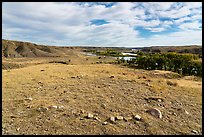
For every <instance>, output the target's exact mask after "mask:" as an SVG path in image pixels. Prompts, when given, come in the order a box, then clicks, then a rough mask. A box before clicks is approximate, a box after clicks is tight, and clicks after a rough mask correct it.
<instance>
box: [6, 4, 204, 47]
mask: <svg viewBox="0 0 204 137" xmlns="http://www.w3.org/2000/svg"><path fill="white" fill-rule="evenodd" d="M2 38H3V39H10V40H19V41H29V42H34V43H37V44H45V45H56V46H96V47H97V46H98V47H102V46H105V47H148V46H152V45H158V46H176V45H194V44H196V45H202V3H201V2H45V3H43V2H40V3H38V2H4V3H3V5H2Z"/></svg>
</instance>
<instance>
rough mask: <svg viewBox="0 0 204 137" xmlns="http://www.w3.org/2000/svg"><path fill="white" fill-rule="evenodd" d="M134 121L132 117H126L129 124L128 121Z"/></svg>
mask: <svg viewBox="0 0 204 137" xmlns="http://www.w3.org/2000/svg"><path fill="white" fill-rule="evenodd" d="M131 119H132V117H124V120H125V121H126V122H127V121H130V120H131Z"/></svg>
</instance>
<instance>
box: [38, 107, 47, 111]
mask: <svg viewBox="0 0 204 137" xmlns="http://www.w3.org/2000/svg"><path fill="white" fill-rule="evenodd" d="M37 110H38V111H39V112H45V111H47V110H48V108H46V107H39V108H38V109H37Z"/></svg>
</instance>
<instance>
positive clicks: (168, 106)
mask: <svg viewBox="0 0 204 137" xmlns="http://www.w3.org/2000/svg"><path fill="white" fill-rule="evenodd" d="M53 60H55V61H65V62H67V61H68V60H70V62H69V63H68V64H60V63H49V62H50V61H53ZM113 60H114V59H113V58H111V57H106V58H101V59H98V57H94V56H93V57H91V56H85V55H84V54H82V52H80V51H76V52H74V51H73V55H70V56H67V57H63V58H61V57H59V58H54V57H53V58H52V57H47V58H15V59H8V58H3V62H2V64H4V65H5V66H6V65H7V67H8V66H9V63H13V64H21V66H20V67H16V68H13V69H4V70H2V133H3V134H21V135H22V134H40V135H47V134H49V135H54V134H80V135H82V134H94V135H102V134H115V135H116V134H123V135H126V134H131V135H138V134H142V135H145V134H147V135H151V134H153V135H156V134H164V135H175V134H176V135H181V134H184V135H186V134H187V135H190V134H202V79H201V78H197V77H193V76H186V77H181V76H179V75H178V74H176V73H173V72H169V71H158V70H157V71H146V70H141V69H133V68H128V67H126V66H120V65H117V64H109V62H111V61H113ZM100 61H101V63H99V64H97V63H96V62H100ZM8 68H9V67H8ZM169 81H170V82H169ZM168 83H176V84H173V85H169V84H168ZM29 97H31V98H32V100H26V99H27V98H29ZM151 98H161V99H162V101H161V102H158V101H156V100H151ZM53 105H56V106H64V108H63V109H54V108H51V109H49V110H47V111H43V112H41V111H38V109H39V108H40V107H44V108H46V107H50V106H53ZM152 107H155V108H158V109H159V110H160V111H161V112H162V115H163V117H162V119H159V118H156V117H154V116H152V115H150V114H149V113H146V112H145V111H146V110H147V109H148V108H152ZM87 113H92V114H94V115H96V116H97V117H98V118H99V120H94V119H87V118H85V116H86V115H87ZM136 114H138V115H140V116H141V117H142V120H141V121H136V120H134V119H132V120H129V121H124V120H121V121H116V122H115V123H108V124H107V125H103V124H102V123H103V122H104V121H106V120H107V119H109V117H111V116H123V117H131V116H133V115H136ZM193 130H196V131H197V133H194V132H192V131H193Z"/></svg>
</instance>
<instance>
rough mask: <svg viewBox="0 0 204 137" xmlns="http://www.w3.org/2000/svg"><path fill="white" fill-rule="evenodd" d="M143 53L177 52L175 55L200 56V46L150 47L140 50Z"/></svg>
mask: <svg viewBox="0 0 204 137" xmlns="http://www.w3.org/2000/svg"><path fill="white" fill-rule="evenodd" d="M141 51H143V52H149V53H166V52H177V53H192V54H200V55H202V46H198V45H190V46H152V47H144V48H142V49H141Z"/></svg>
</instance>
